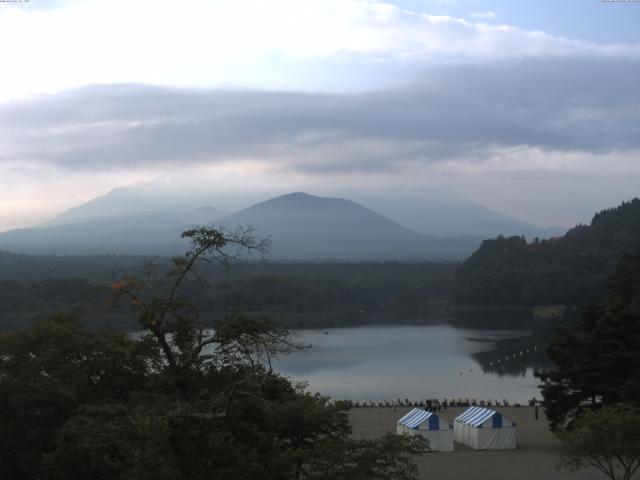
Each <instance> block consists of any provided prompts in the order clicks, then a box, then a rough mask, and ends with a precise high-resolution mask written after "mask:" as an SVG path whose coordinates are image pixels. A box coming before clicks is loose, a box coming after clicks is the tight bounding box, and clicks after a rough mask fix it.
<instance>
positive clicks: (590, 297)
mask: <svg viewBox="0 0 640 480" xmlns="http://www.w3.org/2000/svg"><path fill="white" fill-rule="evenodd" d="M638 248H640V199H638V198H635V199H633V200H631V201H629V202H625V203H623V204H622V205H620V206H619V207H617V208H614V209H610V210H604V211H602V212H600V213H597V214H596V215H595V216H594V217H593V220H592V222H591V225H590V226H584V225H579V226H577V227H575V228H573V229H571V230H570V231H568V232H567V234H566V235H564V236H563V237H560V238H554V239H550V240H541V241H540V240H536V241H534V242H532V243H527V242H526V240H525V239H524V238H523V237H510V238H505V237H503V236H500V237H498V238H496V239H494V240H487V241H485V242H483V243H482V245H481V246H480V248H479V249H478V250H477V251H476V252H475V253H474V254H473V255H471V257H470V258H469V259H468V260H467V261H465V262H464V263H463V264H462V266H461V267H460V268H459V269H458V271H457V273H456V287H455V289H456V293H455V296H456V303H460V304H468V305H501V304H502V305H552V304H565V305H585V304H588V303H591V302H593V301H594V300H602V299H604V297H605V296H606V290H607V278H608V276H609V275H610V274H611V273H612V271H613V269H614V267H615V265H616V262H617V261H618V259H619V258H620V257H622V256H623V255H625V254H627V253H630V252H633V251H635V250H636V249H638Z"/></svg>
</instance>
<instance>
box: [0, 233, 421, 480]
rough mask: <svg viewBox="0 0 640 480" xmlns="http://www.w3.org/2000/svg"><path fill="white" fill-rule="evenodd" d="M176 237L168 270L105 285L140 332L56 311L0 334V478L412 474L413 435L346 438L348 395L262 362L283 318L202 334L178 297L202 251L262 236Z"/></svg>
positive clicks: (271, 479) (246, 246) (284, 339)
mask: <svg viewBox="0 0 640 480" xmlns="http://www.w3.org/2000/svg"><path fill="white" fill-rule="evenodd" d="M183 236H184V237H186V238H190V239H191V242H192V248H191V249H190V250H189V251H188V252H187V254H186V255H185V256H184V257H177V258H174V259H173V261H172V268H171V270H170V271H169V272H167V274H166V275H165V276H161V275H158V274H157V272H156V271H155V270H154V268H153V267H154V266H153V265H151V266H147V267H148V268H145V272H146V274H145V275H144V276H142V277H136V276H131V275H127V276H123V277H122V278H120V279H117V280H116V281H114V282H113V284H112V286H111V291H112V292H113V295H114V297H113V298H114V301H115V300H118V299H122V298H127V299H129V300H130V303H131V305H132V307H133V309H134V310H135V312H136V314H137V317H138V319H139V321H140V323H141V324H142V326H143V327H144V328H145V329H146V331H147V332H148V333H147V334H145V335H142V336H141V337H139V338H138V337H136V338H134V337H132V336H127V335H123V334H118V333H110V332H97V333H94V332H88V331H86V330H85V329H84V328H83V327H82V326H81V325H80V323H79V322H78V321H77V320H76V319H73V318H69V317H63V316H54V317H52V318H50V319H48V320H46V321H44V322H40V323H38V324H37V325H35V326H34V327H33V328H32V329H30V330H26V331H22V332H15V333H12V334H7V335H4V336H2V337H0V432H1V433H0V463H1V464H2V474H3V478H8V479H10V480H13V479H27V480H30V479H38V480H41V479H55V480H57V479H71V480H75V479H77V480H80V479H86V478H94V479H98V480H102V479H104V480H106V479H122V480H124V479H127V480H150V479H177V480H182V479H185V480H186V479H188V480H205V479H206V480H209V479H211V478H216V479H220V480H227V479H228V480H231V479H233V480H235V479H245V480H253V479H256V480H258V479H259V480H281V479H282V480H284V479H295V480H305V479H309V480H316V479H321V478H347V476H348V477H349V478H350V480H353V479H359V478H388V479H391V480H409V479H413V478H415V475H416V473H417V470H416V467H415V465H414V464H413V457H412V456H411V454H416V455H418V454H423V453H424V451H425V450H426V448H425V445H424V442H423V443H422V444H420V440H419V439H413V440H411V439H405V438H402V437H398V436H390V437H385V438H384V439H380V440H375V441H374V440H371V441H368V440H366V441H365V440H361V441H355V440H352V439H350V438H349V434H350V427H349V423H348V419H347V415H346V410H347V406H346V405H345V404H343V403H333V402H331V401H330V400H329V399H328V398H326V397H323V396H321V395H319V394H311V393H309V392H306V391H304V389H303V388H302V387H301V386H299V385H294V384H292V382H291V381H290V380H289V379H287V378H284V377H282V376H280V375H279V374H278V373H276V372H274V371H273V369H272V368H271V360H272V359H273V358H274V356H277V355H281V354H286V353H287V352H289V351H291V349H295V348H297V347H298V346H297V345H296V344H295V343H293V342H292V341H291V339H290V338H289V333H288V332H287V331H286V330H285V329H283V328H281V327H279V326H278V325H276V324H274V323H273V322H271V321H270V320H269V319H266V318H253V317H250V316H247V315H241V314H238V315H232V316H230V317H227V318H226V319H224V320H223V321H222V322H220V323H218V325H217V326H216V331H215V334H210V333H209V334H208V333H207V332H206V331H204V329H203V328H202V325H201V322H200V320H199V318H200V317H199V312H198V311H197V309H196V308H195V307H194V306H193V305H191V304H190V302H189V301H187V300H186V299H185V298H183V297H182V296H181V287H182V286H183V285H184V283H185V282H187V278H193V277H195V278H197V270H196V266H197V264H198V263H199V262H201V261H217V262H219V263H220V264H221V265H222V266H223V267H224V268H228V267H229V265H230V263H231V262H232V261H233V259H234V258H236V254H235V253H229V248H233V247H237V248H239V249H240V250H244V251H247V250H249V251H260V252H264V251H265V248H266V242H264V241H259V240H256V239H255V238H254V237H253V235H252V234H251V233H250V232H249V233H247V231H240V232H239V233H235V234H225V233H224V232H221V231H219V230H215V229H211V228H197V229H193V230H189V231H187V232H185V233H184V234H183ZM329 471H330V472H333V473H335V475H333V474H332V475H329V476H327V475H325V476H322V472H329Z"/></svg>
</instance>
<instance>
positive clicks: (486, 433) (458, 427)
mask: <svg viewBox="0 0 640 480" xmlns="http://www.w3.org/2000/svg"><path fill="white" fill-rule="evenodd" d="M453 438H454V439H455V441H456V442H458V443H462V444H463V445H467V446H469V447H471V448H474V449H476V450H508V449H514V448H516V447H517V443H518V438H517V432H516V424H515V423H513V422H511V421H509V420H507V419H506V418H504V417H503V416H502V414H501V413H500V412H497V411H495V410H491V409H489V408H483V407H470V408H468V409H467V410H465V411H464V412H463V413H462V415H459V416H457V417H456V418H455V420H454V422H453Z"/></svg>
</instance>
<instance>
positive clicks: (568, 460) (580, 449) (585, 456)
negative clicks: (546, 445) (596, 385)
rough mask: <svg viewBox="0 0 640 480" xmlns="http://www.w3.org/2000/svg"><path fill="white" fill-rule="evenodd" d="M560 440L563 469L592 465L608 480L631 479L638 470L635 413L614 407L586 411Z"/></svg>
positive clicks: (639, 430) (639, 427) (638, 416)
mask: <svg viewBox="0 0 640 480" xmlns="http://www.w3.org/2000/svg"><path fill="white" fill-rule="evenodd" d="M559 437H560V440H561V442H562V448H563V457H562V460H561V463H560V466H561V467H562V468H565V469H568V470H579V469H581V468H584V467H585V466H591V467H594V468H596V469H598V470H600V471H601V472H602V473H604V474H605V475H606V476H607V477H609V478H610V479H611V480H630V479H631V478H632V476H633V474H634V473H635V472H636V471H637V470H638V468H639V467H640V412H639V411H638V410H635V409H630V408H627V407H615V406H614V407H604V408H602V409H599V410H594V411H588V412H585V413H584V415H582V416H580V418H579V419H578V420H577V421H576V422H575V424H574V425H573V428H571V429H570V430H567V431H565V432H563V433H562V434H560V436H559Z"/></svg>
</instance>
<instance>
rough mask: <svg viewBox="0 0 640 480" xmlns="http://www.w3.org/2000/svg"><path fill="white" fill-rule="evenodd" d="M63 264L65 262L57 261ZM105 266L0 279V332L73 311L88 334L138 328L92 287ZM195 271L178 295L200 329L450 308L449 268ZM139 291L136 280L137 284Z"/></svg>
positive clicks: (50, 263)
mask: <svg viewBox="0 0 640 480" xmlns="http://www.w3.org/2000/svg"><path fill="white" fill-rule="evenodd" d="M65 259H66V262H67V263H64V262H62V260H65ZM90 259H91V257H88V259H87V260H86V261H87V262H89V261H90ZM29 260H32V261H30V262H26V259H24V262H25V265H26V266H24V267H16V270H15V275H16V277H19V276H20V275H21V272H22V273H24V274H28V273H30V272H32V271H36V270H35V266H34V265H33V263H37V261H36V260H35V259H31V258H29ZM126 260H127V261H129V260H130V259H129V258H127V259H126ZM184 260H185V259H184V258H181V260H180V261H184ZM38 261H39V262H41V263H42V265H41V266H40V267H41V268H42V269H43V270H44V269H45V268H46V267H48V268H46V274H47V275H51V274H53V273H54V272H55V273H56V274H57V275H61V274H63V273H65V272H68V271H69V270H71V273H69V275H71V274H75V273H76V269H75V268H74V267H73V265H74V264H75V263H76V262H78V261H79V260H78V258H76V257H60V258H57V257H55V258H49V257H42V258H40V259H39V260H38ZM112 262H113V263H112V264H111V266H110V268H107V267H106V266H103V264H101V263H100V264H98V265H97V266H96V269H95V270H94V271H90V269H89V270H88V271H87V273H86V275H87V276H88V277H87V278H54V277H45V278H43V279H36V280H24V279H22V280H20V279H11V280H9V279H7V280H0V330H2V329H5V330H12V329H15V328H19V327H27V326H30V325H31V324H32V323H33V319H34V318H36V317H38V316H40V317H42V316H44V315H46V312H51V311H70V312H73V313H74V314H76V315H78V316H79V317H80V318H81V319H82V320H83V322H84V323H85V324H87V325H88V326H89V327H91V328H94V329H99V328H117V329H119V330H135V329H137V328H139V323H138V321H136V319H135V317H132V316H131V311H130V309H129V308H128V305H127V304H126V303H125V302H121V303H119V304H116V305H109V304H108V303H107V301H108V299H109V292H106V291H105V289H104V288H99V287H100V286H101V285H102V286H104V284H105V283H111V281H109V282H107V281H106V279H109V278H111V277H112V275H110V273H109V272H110V271H111V270H116V271H117V270H119V267H121V266H122V264H121V263H120V262H124V259H123V258H122V257H113V259H112ZM0 263H1V262H0ZM58 265H59V266H58ZM124 265H127V263H126V262H125V263H124ZM1 266H2V265H0V268H1ZM174 266H175V265H172V264H171V262H170V260H168V259H157V260H155V261H154V262H153V263H151V262H148V263H147V267H148V268H146V269H142V270H140V269H139V270H140V271H139V273H138V275H137V277H139V279H140V278H146V277H147V276H148V273H149V271H154V269H155V271H156V273H158V274H159V273H162V272H165V271H167V270H171V268H172V267H174ZM23 268H24V269H25V270H26V271H25V270H23ZM198 269H199V272H200V276H199V277H197V278H196V277H189V278H187V279H185V280H184V281H183V282H182V285H181V298H182V299H183V300H185V301H187V302H188V303H189V304H190V305H195V306H197V307H198V308H199V310H200V311H202V312H204V315H203V319H202V320H203V321H204V322H206V324H207V325H208V326H212V325H213V322H214V321H215V320H217V319H221V318H223V317H225V316H227V315H229V314H231V313H234V312H238V311H244V312H252V313H259V314H269V315H271V316H274V317H277V318H278V319H279V320H281V321H282V322H284V323H286V325H287V326H288V327H290V328H308V327H309V326H313V327H330V326H340V325H358V324H364V323H373V322H384V323H389V322H392V321H398V320H402V321H407V320H412V319H419V318H424V317H425V316H426V315H430V314H433V313H435V314H437V313H439V309H440V308H442V307H443V306H446V305H447V304H450V301H451V297H452V283H453V273H454V270H455V265H453V264H432V263H421V264H402V263H380V264H373V263H372V264H335V263H334V264H303V263H298V264H275V263H274V264H271V263H244V264H239V265H236V266H234V269H233V271H231V272H230V273H229V274H228V275H224V274H222V273H221V272H220V271H218V270H216V269H215V265H209V264H208V263H206V262H202V263H201V264H200V265H199V266H198ZM79 271H80V272H82V270H79ZM127 271H135V270H134V269H133V268H131V269H127ZM126 276H127V275H122V274H120V275H118V276H117V277H116V278H115V280H118V281H120V280H124V277H126ZM128 276H129V277H131V275H128ZM89 277H90V278H89ZM170 280H171V279H170V278H169V279H167V278H164V277H162V276H161V275H155V278H153V281H152V282H149V284H152V285H153V290H154V292H155V295H165V294H168V291H169V289H170V287H171V285H170ZM144 286H145V284H144V282H143V284H141V285H139V287H144ZM147 293H148V292H147ZM145 295H146V293H145ZM147 300H148V297H147ZM185 308H186V304H185Z"/></svg>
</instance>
